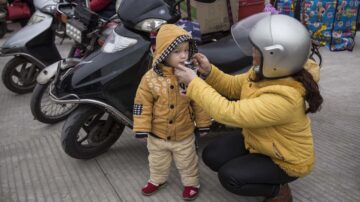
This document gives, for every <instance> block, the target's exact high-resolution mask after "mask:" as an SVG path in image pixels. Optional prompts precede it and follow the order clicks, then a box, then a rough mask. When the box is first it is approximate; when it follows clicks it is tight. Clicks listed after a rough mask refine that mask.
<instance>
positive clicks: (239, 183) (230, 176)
mask: <svg viewBox="0 0 360 202" xmlns="http://www.w3.org/2000/svg"><path fill="white" fill-rule="evenodd" d="M234 172H236V171H234V170H233V169H231V168H229V167H226V166H223V167H221V168H220V169H219V172H218V178H219V181H220V183H221V185H222V186H223V187H224V188H225V189H226V190H228V191H230V192H232V193H235V194H240V195H242V193H241V190H242V187H243V186H244V185H245V184H246V182H245V179H242V178H241V177H239V176H238V173H237V174H234Z"/></svg>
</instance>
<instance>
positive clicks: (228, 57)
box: [198, 34, 252, 74]
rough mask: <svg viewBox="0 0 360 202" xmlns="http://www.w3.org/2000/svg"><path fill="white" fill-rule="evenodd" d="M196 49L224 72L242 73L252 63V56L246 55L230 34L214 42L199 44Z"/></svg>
mask: <svg viewBox="0 0 360 202" xmlns="http://www.w3.org/2000/svg"><path fill="white" fill-rule="evenodd" d="M198 50H199V52H200V53H203V54H204V55H206V57H208V59H209V61H210V63H212V64H214V65H215V66H217V67H218V68H219V69H221V70H222V71H223V72H225V73H232V74H234V73H242V72H245V71H247V70H248V69H249V67H250V66H251V64H252V57H250V56H246V55H245V54H244V53H243V52H242V51H241V50H240V49H239V48H238V47H237V45H236V43H235V41H234V39H233V38H232V36H231V35H230V34H229V35H228V36H226V37H224V38H221V39H220V40H218V41H216V42H211V43H207V44H204V45H199V46H198Z"/></svg>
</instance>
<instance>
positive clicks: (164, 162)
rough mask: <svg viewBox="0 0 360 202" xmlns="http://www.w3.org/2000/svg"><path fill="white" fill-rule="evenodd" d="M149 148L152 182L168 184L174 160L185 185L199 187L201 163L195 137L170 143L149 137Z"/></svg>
mask: <svg viewBox="0 0 360 202" xmlns="http://www.w3.org/2000/svg"><path fill="white" fill-rule="evenodd" d="M147 147H148V150H149V167H150V181H151V182H153V183H156V184H162V183H164V182H166V180H167V178H168V176H169V172H170V166H171V161H172V159H174V161H175V164H176V167H177V169H178V170H179V173H180V176H181V181H182V183H183V185H184V186H197V185H199V168H198V164H199V162H198V156H197V154H196V150H195V137H194V135H191V136H190V137H187V138H185V139H184V140H181V141H169V140H163V139H160V138H156V137H152V136H149V137H148V139H147Z"/></svg>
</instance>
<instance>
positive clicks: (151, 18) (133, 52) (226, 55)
mask: <svg viewBox="0 0 360 202" xmlns="http://www.w3.org/2000/svg"><path fill="white" fill-rule="evenodd" d="M201 1H202V2H204V0H201ZM168 2H170V3H165V2H164V1H163V0H125V1H123V2H122V3H121V5H120V8H119V10H118V15H119V17H120V19H121V21H122V23H123V24H121V25H119V26H117V27H116V28H115V30H114V32H113V33H112V35H111V36H110V37H109V38H108V39H107V41H106V42H105V44H104V46H103V47H102V49H101V50H98V51H96V52H94V53H93V54H91V55H89V56H88V57H86V58H85V59H83V60H82V61H80V60H78V59H72V58H69V59H65V60H62V61H59V62H58V63H54V64H53V65H51V66H49V67H47V68H46V69H45V70H44V71H42V72H41V73H40V75H39V77H38V80H41V81H42V82H50V81H51V80H53V82H52V83H51V85H50V97H51V98H52V99H53V100H54V101H55V102H57V103H63V104H66V103H76V104H79V107H78V108H77V109H76V110H75V111H74V112H73V113H72V114H71V115H70V116H69V117H68V118H67V120H66V122H65V124H64V127H63V130H62V134H61V142H62V147H63V149H64V151H65V152H66V153H67V154H68V155H70V156H71V157H73V158H79V159H90V158H93V157H96V156H97V155H99V154H101V153H103V152H105V151H106V150H107V149H109V148H110V146H111V145H112V144H114V143H115V141H116V140H117V139H118V138H119V137H120V135H121V134H122V131H123V130H124V127H125V126H128V127H130V128H131V127H132V125H133V122H132V108H133V102H134V97H135V93H136V89H137V86H138V84H139V82H140V80H141V77H142V76H143V75H144V73H145V72H146V71H147V70H148V69H149V68H151V61H152V52H151V40H150V34H149V33H150V32H154V31H156V30H158V28H159V27H160V25H162V24H164V23H175V22H176V21H178V20H179V19H180V14H179V13H178V11H177V9H176V6H177V5H178V4H179V3H180V2H181V1H177V2H174V1H168ZM209 2H212V1H211V0H210V1H209ZM198 48H199V52H201V53H204V54H205V55H206V56H207V57H208V58H209V60H210V61H211V62H212V63H213V64H215V65H217V66H218V67H219V68H220V69H222V70H223V71H224V72H227V73H233V74H234V73H236V72H237V71H238V72H241V71H245V69H247V68H248V67H249V66H250V64H251V62H252V59H251V57H246V56H245V55H244V54H242V53H241V52H240V51H239V49H238V48H237V47H236V44H235V42H234V41H233V40H232V37H231V36H228V37H225V38H222V39H221V40H219V41H217V42H214V43H209V44H206V45H202V46H199V47H198ZM242 67H243V69H239V68H242ZM54 76H55V78H53V77H54Z"/></svg>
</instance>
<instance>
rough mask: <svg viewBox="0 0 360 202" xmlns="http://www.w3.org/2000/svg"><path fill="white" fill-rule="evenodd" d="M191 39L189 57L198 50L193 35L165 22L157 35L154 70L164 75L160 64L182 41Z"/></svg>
mask: <svg viewBox="0 0 360 202" xmlns="http://www.w3.org/2000/svg"><path fill="white" fill-rule="evenodd" d="M185 41H189V48H190V50H189V59H190V58H191V57H192V55H193V54H194V53H196V52H197V47H196V43H195V41H194V40H193V39H192V38H191V35H190V34H189V33H188V32H187V31H185V30H184V29H182V28H181V27H178V26H176V25H173V24H165V25H162V26H161V27H160V30H159V32H158V34H157V36H156V51H155V54H154V60H153V64H152V67H153V69H154V71H155V72H156V73H157V74H158V75H160V76H164V74H163V72H162V70H161V68H160V66H159V64H160V63H162V62H164V61H165V59H166V58H167V57H168V56H169V54H170V53H171V52H172V51H173V50H174V49H175V48H176V47H177V46H178V45H179V44H180V43H182V42H185Z"/></svg>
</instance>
